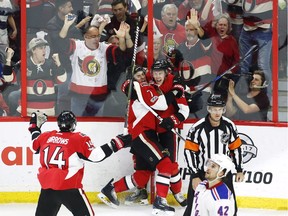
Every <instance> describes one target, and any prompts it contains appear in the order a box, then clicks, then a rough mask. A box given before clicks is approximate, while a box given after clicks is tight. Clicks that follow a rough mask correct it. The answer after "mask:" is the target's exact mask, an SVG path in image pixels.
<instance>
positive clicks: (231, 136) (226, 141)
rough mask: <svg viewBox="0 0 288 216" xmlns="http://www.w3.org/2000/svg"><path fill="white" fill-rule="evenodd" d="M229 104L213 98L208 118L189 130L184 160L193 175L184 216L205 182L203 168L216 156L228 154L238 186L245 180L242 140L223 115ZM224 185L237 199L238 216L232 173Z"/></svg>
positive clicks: (210, 99) (230, 122) (187, 213)
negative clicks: (196, 191)
mask: <svg viewBox="0 0 288 216" xmlns="http://www.w3.org/2000/svg"><path fill="white" fill-rule="evenodd" d="M225 106H226V103H225V101H224V100H223V98H222V96H221V95H218V94H211V95H210V97H209V98H208V101H207V110H208V115H207V116H206V117H205V118H202V119H200V120H199V121H197V122H196V123H195V124H194V125H193V126H192V127H191V128H190V130H189V132H188V135H187V138H186V141H185V151H184V154H185V159H186V161H187V166H188V168H189V170H190V172H191V178H190V183H189V187H188V197H187V202H188V203H187V204H188V205H187V207H186V210H185V212H184V216H190V215H191V211H192V203H193V198H194V190H195V189H196V187H197V185H198V184H199V183H200V182H201V181H203V180H204V179H205V178H204V176H205V171H204V164H205V161H206V160H207V159H208V158H211V156H212V155H214V154H226V155H228V156H230V157H231V158H232V160H233V162H234V164H235V169H236V171H237V174H236V179H235V181H236V182H242V181H243V180H244V174H243V168H242V164H243V163H242V162H243V161H242V150H241V144H242V143H241V140H240V138H239V136H238V132H237V128H236V126H235V124H234V123H233V122H232V121H231V120H230V119H228V118H226V117H225V116H223V114H224V113H225V110H226V107H225ZM226 179H227V181H226V182H225V183H226V184H227V186H228V187H229V189H230V190H231V191H232V193H233V196H234V199H235V213H234V216H235V215H237V204H236V197H235V191H234V187H233V179H232V173H231V172H229V173H228V175H227V178H226Z"/></svg>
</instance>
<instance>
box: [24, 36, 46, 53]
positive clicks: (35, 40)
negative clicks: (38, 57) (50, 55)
mask: <svg viewBox="0 0 288 216" xmlns="http://www.w3.org/2000/svg"><path fill="white" fill-rule="evenodd" d="M46 45H48V42H47V41H46V40H44V39H42V38H32V40H31V41H30V42H29V44H28V51H31V50H32V49H34V48H35V47H37V46H46Z"/></svg>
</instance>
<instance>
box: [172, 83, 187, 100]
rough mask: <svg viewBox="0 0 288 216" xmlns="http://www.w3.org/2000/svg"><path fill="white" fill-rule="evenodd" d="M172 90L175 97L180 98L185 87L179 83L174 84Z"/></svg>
mask: <svg viewBox="0 0 288 216" xmlns="http://www.w3.org/2000/svg"><path fill="white" fill-rule="evenodd" d="M172 92H173V94H174V95H175V97H176V98H181V97H182V96H183V95H184V92H185V88H184V87H183V86H182V85H180V84H175V85H173V87H172Z"/></svg>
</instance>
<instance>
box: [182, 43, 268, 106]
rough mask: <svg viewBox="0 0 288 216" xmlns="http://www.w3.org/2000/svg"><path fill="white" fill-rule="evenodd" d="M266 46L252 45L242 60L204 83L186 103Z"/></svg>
mask: <svg viewBox="0 0 288 216" xmlns="http://www.w3.org/2000/svg"><path fill="white" fill-rule="evenodd" d="M266 44H267V42H265V43H263V44H262V45H261V46H257V45H253V46H252V47H251V48H250V49H249V50H248V51H247V53H246V54H245V55H244V56H243V58H242V59H241V60H240V61H239V62H238V63H236V64H234V65H233V66H232V67H230V68H229V69H228V70H226V71H224V72H223V73H222V74H220V75H219V76H217V77H216V78H215V79H213V80H211V81H210V82H208V83H206V84H205V85H204V86H202V87H201V88H200V89H198V90H197V91H195V92H194V93H193V94H191V95H190V97H189V98H187V99H188V101H191V100H192V99H193V97H195V96H197V95H198V94H200V93H201V92H202V91H203V90H204V89H206V88H207V87H209V86H210V85H211V84H212V83H215V82H216V81H218V80H219V79H221V78H222V77H223V76H225V75H227V74H229V73H230V71H231V70H233V69H234V68H235V67H237V66H238V65H240V64H241V63H242V62H244V61H245V60H246V59H247V58H248V57H249V56H250V55H252V54H253V53H255V52H256V51H258V50H260V49H261V48H262V47H263V46H265V45H266Z"/></svg>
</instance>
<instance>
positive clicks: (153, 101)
mask: <svg viewBox="0 0 288 216" xmlns="http://www.w3.org/2000/svg"><path fill="white" fill-rule="evenodd" d="M157 100H158V96H154V97H152V98H151V100H150V101H151V102H152V103H155V101H157Z"/></svg>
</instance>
